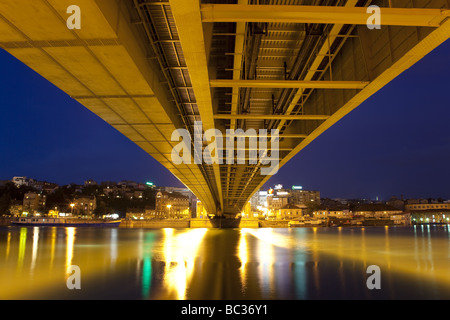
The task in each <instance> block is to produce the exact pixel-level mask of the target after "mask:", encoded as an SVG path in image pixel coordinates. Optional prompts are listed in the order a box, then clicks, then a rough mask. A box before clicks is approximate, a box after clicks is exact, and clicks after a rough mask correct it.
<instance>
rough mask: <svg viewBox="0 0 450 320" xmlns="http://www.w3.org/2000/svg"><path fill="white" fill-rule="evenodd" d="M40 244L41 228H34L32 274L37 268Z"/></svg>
mask: <svg viewBox="0 0 450 320" xmlns="http://www.w3.org/2000/svg"><path fill="white" fill-rule="evenodd" d="M38 243H39V227H34V228H33V249H32V253H31V272H33V271H34V268H35V267H36V258H37V251H38Z"/></svg>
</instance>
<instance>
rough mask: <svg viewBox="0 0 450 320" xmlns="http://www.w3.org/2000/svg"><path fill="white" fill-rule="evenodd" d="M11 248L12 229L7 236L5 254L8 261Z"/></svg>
mask: <svg viewBox="0 0 450 320" xmlns="http://www.w3.org/2000/svg"><path fill="white" fill-rule="evenodd" d="M10 250H11V231H9V232H8V236H7V238H6V256H5V260H6V261H8V258H9V251H10Z"/></svg>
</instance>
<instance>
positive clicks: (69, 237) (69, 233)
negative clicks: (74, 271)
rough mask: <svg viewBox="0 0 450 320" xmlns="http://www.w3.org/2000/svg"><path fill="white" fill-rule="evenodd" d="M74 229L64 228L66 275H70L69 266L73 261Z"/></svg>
mask: <svg viewBox="0 0 450 320" xmlns="http://www.w3.org/2000/svg"><path fill="white" fill-rule="evenodd" d="M75 233H76V228H75V227H67V228H66V273H71V271H70V266H71V265H72V259H73V245H74V243H75Z"/></svg>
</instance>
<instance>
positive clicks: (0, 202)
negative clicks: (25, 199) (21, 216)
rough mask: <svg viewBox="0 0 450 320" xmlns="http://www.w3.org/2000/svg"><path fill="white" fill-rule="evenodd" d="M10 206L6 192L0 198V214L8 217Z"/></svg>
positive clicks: (9, 197) (9, 198)
mask: <svg viewBox="0 0 450 320" xmlns="http://www.w3.org/2000/svg"><path fill="white" fill-rule="evenodd" d="M10 206H11V196H10V195H9V193H8V192H4V193H3V194H2V195H1V197H0V214H1V215H10V214H11V211H10V210H9V208H10Z"/></svg>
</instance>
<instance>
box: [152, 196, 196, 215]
mask: <svg viewBox="0 0 450 320" xmlns="http://www.w3.org/2000/svg"><path fill="white" fill-rule="evenodd" d="M155 216H156V217H159V218H189V217H190V203H189V197H188V196H185V195H183V194H181V193H178V192H166V191H158V192H157V193H156V202H155Z"/></svg>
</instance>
